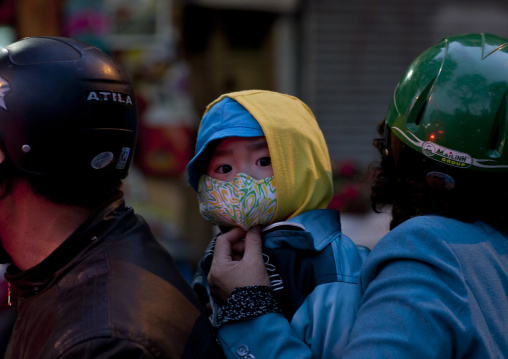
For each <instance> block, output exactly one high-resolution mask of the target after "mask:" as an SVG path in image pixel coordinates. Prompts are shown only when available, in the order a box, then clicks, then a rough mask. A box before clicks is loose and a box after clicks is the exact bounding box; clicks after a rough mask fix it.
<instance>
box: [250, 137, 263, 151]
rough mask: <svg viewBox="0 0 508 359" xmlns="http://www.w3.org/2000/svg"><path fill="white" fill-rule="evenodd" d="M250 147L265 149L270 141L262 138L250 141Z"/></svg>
mask: <svg viewBox="0 0 508 359" xmlns="http://www.w3.org/2000/svg"><path fill="white" fill-rule="evenodd" d="M249 147H250V148H252V149H254V150H259V149H264V148H268V143H267V142H266V139H264V138H260V139H259V140H257V141H254V142H252V143H250V144H249Z"/></svg>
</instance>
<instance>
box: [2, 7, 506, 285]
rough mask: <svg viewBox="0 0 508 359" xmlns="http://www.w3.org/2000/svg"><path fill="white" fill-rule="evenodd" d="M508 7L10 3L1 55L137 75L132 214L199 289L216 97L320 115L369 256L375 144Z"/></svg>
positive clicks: (344, 207) (376, 231) (348, 225)
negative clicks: (408, 94)
mask: <svg viewBox="0 0 508 359" xmlns="http://www.w3.org/2000/svg"><path fill="white" fill-rule="evenodd" d="M507 18H508V2H507V1H506V0H504V1H502V0H483V1H481V2H479V1H474V0H425V1H421V0H413V1H404V0H383V1H380V0H354V1H353V0H349V1H347V0H344V1H340V0H187V1H184V0H180V1H177V0H173V1H171V0H102V1H100V0H2V1H0V45H6V44H8V43H11V42H13V41H15V40H17V39H19V38H22V37H25V36H35V35H52V36H69V37H74V38H76V39H79V40H83V41H85V42H88V43H91V44H93V45H95V46H97V47H99V48H101V49H102V50H104V51H105V52H107V53H109V54H110V55H112V56H113V57H114V58H115V59H116V60H117V61H118V62H119V63H120V64H121V65H122V66H124V67H125V69H126V70H127V71H128V73H129V75H130V77H131V79H132V81H133V83H134V85H135V88H136V91H137V95H138V102H139V107H140V121H141V123H140V136H139V144H138V149H137V152H136V158H135V166H134V168H133V170H132V171H131V174H130V176H129V178H128V180H127V181H126V183H125V191H126V196H127V202H128V203H129V204H130V205H131V206H133V207H134V208H135V209H136V211H137V212H138V213H140V214H142V215H143V216H144V217H145V218H146V219H147V220H148V222H149V223H150V224H151V226H152V228H153V230H154V233H155V234H156V236H157V237H158V238H159V240H160V241H161V242H162V243H163V244H164V245H165V246H167V248H168V249H169V250H170V251H171V253H172V254H173V256H174V257H175V259H176V260H177V261H178V263H179V264H180V267H181V269H182V271H183V273H184V274H185V275H186V276H188V277H189V278H190V276H191V275H192V272H193V271H194V267H195V264H196V262H197V260H198V259H199V258H200V257H201V255H202V253H203V251H204V248H205V247H206V245H207V243H208V241H209V240H210V239H211V237H212V236H213V232H214V229H213V228H212V227H211V226H210V225H209V224H208V223H207V222H205V220H204V219H202V218H201V216H200V215H199V212H198V206H197V200H196V194H195V193H194V192H193V190H192V189H191V188H190V187H189V186H188V185H187V181H186V174H185V166H186V164H187V162H188V160H189V159H190V158H191V157H192V154H193V148H194V140H195V136H196V131H197V128H198V125H199V120H200V117H201V115H202V113H203V111H204V109H205V107H206V105H207V104H208V103H209V102H211V101H213V100H214V99H215V98H217V97H218V96H219V95H221V94H222V93H225V92H229V91H235V90H244V89H254V88H256V89H266V90H274V91H279V92H284V93H288V94H291V95H295V96H297V97H299V98H301V99H302V100H303V101H304V102H306V103H307V104H308V105H309V106H310V108H311V109H312V110H313V112H314V114H315V115H316V117H317V120H318V122H319V124H320V126H321V128H322V130H323V132H324V135H325V138H326V141H327V143H328V146H329V150H330V155H331V157H332V161H333V168H334V178H335V185H336V186H335V196H334V199H333V201H332V203H331V204H330V207H332V208H336V209H339V210H340V211H341V212H342V217H343V231H344V233H345V234H347V235H349V236H350V237H351V238H352V239H353V240H354V241H355V242H357V243H362V244H366V245H368V246H369V247H372V246H373V245H374V244H375V243H376V241H377V240H378V239H379V238H381V237H382V236H383V235H384V234H385V233H386V231H387V229H388V222H389V218H388V216H387V215H386V214H385V215H383V214H382V215H376V214H374V213H372V211H371V209H370V203H369V191H370V187H369V182H368V166H369V164H370V163H371V162H372V161H373V160H377V153H376V151H375V149H374V148H373V146H372V140H373V138H375V137H376V136H377V133H376V125H377V124H378V123H379V122H380V121H381V120H383V118H384V114H385V111H386V109H387V106H388V103H389V101H390V98H391V95H392V91H393V89H394V87H395V85H396V84H397V82H398V80H399V77H400V76H401V75H402V73H403V71H404V70H405V68H406V67H407V66H408V65H409V63H410V62H411V61H412V60H413V59H414V58H415V57H416V56H417V55H418V54H419V53H420V52H422V51H423V50H424V49H426V48H427V47H429V46H431V45H433V44H435V43H436V42H438V41H439V40H440V39H441V38H443V37H445V36H450V35H455V34H460V33H467V32H489V33H494V34H497V35H501V36H506V37H508V24H507V22H506V19H507Z"/></svg>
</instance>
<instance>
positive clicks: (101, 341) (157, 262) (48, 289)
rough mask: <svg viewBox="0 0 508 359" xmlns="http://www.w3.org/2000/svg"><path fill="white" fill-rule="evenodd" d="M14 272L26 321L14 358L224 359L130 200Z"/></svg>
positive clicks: (14, 341) (18, 327) (15, 340)
mask: <svg viewBox="0 0 508 359" xmlns="http://www.w3.org/2000/svg"><path fill="white" fill-rule="evenodd" d="M7 272H8V273H6V275H5V277H6V279H7V280H8V281H9V282H10V283H11V285H12V289H13V294H15V295H13V297H15V298H14V305H16V304H17V309H18V320H17V322H16V324H15V327H14V331H13V333H12V336H11V341H10V343H9V348H8V349H7V353H6V358H16V359H18V358H26V359H35V358H73V359H75V358H111V357H115V358H200V359H201V358H222V354H220V353H219V350H218V348H217V344H216V341H215V340H214V338H213V336H212V335H211V332H210V330H211V329H210V326H209V321H208V319H207V318H206V315H205V314H204V312H203V310H202V307H201V306H200V304H199V301H198V300H197V298H196V296H195V294H194V292H193V291H192V289H191V288H190V286H189V285H188V283H187V282H186V280H185V279H184V278H183V277H182V276H181V275H180V273H179V271H178V269H177V267H176V266H175V264H174V262H173V260H172V259H171V256H170V255H169V253H168V252H167V251H166V250H165V249H164V248H163V247H162V246H161V245H160V244H159V243H158V242H157V241H156V240H155V238H154V237H153V235H152V233H151V231H150V229H149V227H148V225H147V224H146V223H145V221H144V220H143V219H142V218H141V217H140V216H138V215H136V214H134V211H133V210H132V209H131V208H128V207H125V205H124V203H123V200H119V201H116V202H114V203H112V204H111V205H110V206H108V207H107V208H106V209H104V210H103V211H101V213H99V214H98V215H97V216H95V217H94V218H92V219H90V220H89V221H87V223H85V224H83V225H82V226H81V227H80V228H79V229H78V230H77V231H76V232H75V233H74V234H73V235H72V236H71V237H69V238H68V239H67V240H66V241H65V242H64V243H63V244H62V245H61V246H60V247H58V248H57V249H56V250H55V251H54V252H53V253H52V254H51V255H50V256H49V257H48V258H46V259H45V260H44V261H43V262H41V263H40V264H39V265H37V266H35V267H33V268H30V269H28V270H26V271H24V272H20V271H19V270H18V269H17V268H15V267H14V266H10V267H9V268H8V271H7Z"/></svg>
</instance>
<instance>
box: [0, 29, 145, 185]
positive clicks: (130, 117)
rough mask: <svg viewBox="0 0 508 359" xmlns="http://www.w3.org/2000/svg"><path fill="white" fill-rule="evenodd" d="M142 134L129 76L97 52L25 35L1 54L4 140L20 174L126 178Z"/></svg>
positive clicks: (63, 40) (60, 39) (70, 42)
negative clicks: (138, 129)
mask: <svg viewBox="0 0 508 359" xmlns="http://www.w3.org/2000/svg"><path fill="white" fill-rule="evenodd" d="M137 128H138V112H137V104H136V98H135V94H134V90H133V87H132V85H131V83H130V81H129V78H128V76H127V75H126V74H125V72H124V71H123V70H122V68H121V67H120V66H119V65H118V64H117V63H116V62H115V61H114V60H113V59H111V58H110V57H109V56H108V55H106V54H105V53H104V52H102V51H101V50H99V49H98V48H96V47H93V46H91V45H89V44H86V43H83V42H80V41H76V40H73V39H70V38H63V37H28V38H24V39H22V40H19V41H17V42H15V43H13V44H10V45H8V46H6V47H4V48H2V49H0V142H1V146H2V148H3V150H4V151H5V153H6V156H7V158H9V159H10V160H11V161H12V163H13V164H14V165H15V166H16V167H17V168H19V169H20V170H22V171H25V172H28V173H33V174H42V175H59V174H72V175H74V174H75V175H84V176H90V175H92V176H95V175H103V174H104V175H108V176H113V177H117V178H124V177H125V176H127V173H128V170H129V167H130V164H131V161H132V156H133V152H134V147H135V143H136V136H137Z"/></svg>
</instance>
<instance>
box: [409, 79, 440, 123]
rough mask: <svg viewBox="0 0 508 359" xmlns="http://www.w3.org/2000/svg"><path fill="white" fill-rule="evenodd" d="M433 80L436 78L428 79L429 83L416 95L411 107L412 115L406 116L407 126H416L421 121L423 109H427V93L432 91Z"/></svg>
mask: <svg viewBox="0 0 508 359" xmlns="http://www.w3.org/2000/svg"><path fill="white" fill-rule="evenodd" d="M435 80H436V78H434V79H433V80H432V81H430V82H429V84H428V85H427V86H425V88H424V89H423V91H422V92H421V93H420V95H419V96H418V97H416V100H415V102H414V104H413V106H412V109H411V112H412V115H410V116H408V119H407V122H408V127H409V128H411V127H413V126H415V127H418V126H419V125H420V123H421V122H422V119H423V118H424V117H423V115H424V114H425V110H426V109H427V105H428V104H429V95H430V93H431V91H432V87H433V86H434V81H435ZM416 111H418V112H416ZM415 114H416V116H415ZM413 130H415V128H413Z"/></svg>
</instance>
